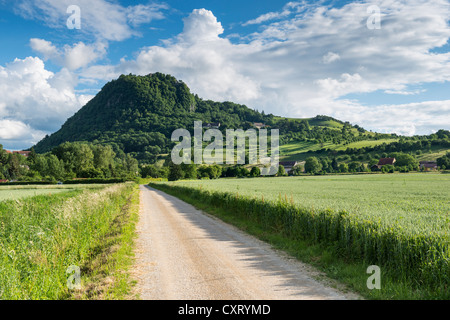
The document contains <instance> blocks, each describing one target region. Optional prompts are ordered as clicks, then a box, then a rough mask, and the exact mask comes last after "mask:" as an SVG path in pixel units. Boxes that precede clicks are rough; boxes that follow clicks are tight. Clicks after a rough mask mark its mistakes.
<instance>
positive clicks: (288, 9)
mask: <svg viewBox="0 0 450 320" xmlns="http://www.w3.org/2000/svg"><path fill="white" fill-rule="evenodd" d="M299 6H301V3H299V2H289V3H287V4H286V5H285V6H284V7H283V10H282V11H280V12H268V13H265V14H262V15H260V16H259V17H258V18H256V19H252V20H249V21H247V22H245V23H243V24H242V26H244V27H245V26H249V25H253V24H261V23H263V22H267V21H270V20H276V19H282V18H285V17H287V16H289V15H291V14H292V13H293V12H294V11H297V10H294V9H298V7H299Z"/></svg>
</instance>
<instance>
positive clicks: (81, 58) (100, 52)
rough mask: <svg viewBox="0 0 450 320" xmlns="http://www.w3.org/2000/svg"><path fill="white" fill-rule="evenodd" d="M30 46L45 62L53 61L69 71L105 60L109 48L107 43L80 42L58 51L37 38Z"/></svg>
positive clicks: (32, 40) (47, 42) (33, 39)
mask: <svg viewBox="0 0 450 320" xmlns="http://www.w3.org/2000/svg"><path fill="white" fill-rule="evenodd" d="M30 46H31V48H32V49H33V50H34V51H36V52H37V53H40V54H41V55H42V57H43V59H44V60H52V61H53V62H54V63H56V64H57V65H59V66H61V67H64V68H67V69H69V70H77V69H80V68H84V67H86V66H88V65H89V64H91V63H93V62H95V61H97V60H99V59H101V58H103V57H104V56H105V55H106V48H107V45H106V44H105V43H100V42H98V43H94V44H91V45H86V44H85V43H84V42H81V41H80V42H78V43H75V44H74V45H73V46H69V45H64V47H63V48H62V49H58V48H57V47H56V46H54V45H53V44H52V43H51V42H50V41H46V40H44V39H37V38H32V39H30Z"/></svg>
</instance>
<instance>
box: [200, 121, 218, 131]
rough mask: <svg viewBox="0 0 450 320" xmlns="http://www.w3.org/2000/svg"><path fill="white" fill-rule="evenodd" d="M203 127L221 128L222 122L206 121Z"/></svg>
mask: <svg viewBox="0 0 450 320" xmlns="http://www.w3.org/2000/svg"><path fill="white" fill-rule="evenodd" d="M203 128H207V129H219V128H220V122H212V123H204V124H203Z"/></svg>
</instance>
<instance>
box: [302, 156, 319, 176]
mask: <svg viewBox="0 0 450 320" xmlns="http://www.w3.org/2000/svg"><path fill="white" fill-rule="evenodd" d="M321 169H322V165H321V164H320V162H319V160H318V159H317V158H316V157H309V158H308V159H306V162H305V172H307V173H318V172H319V171H320V170H321Z"/></svg>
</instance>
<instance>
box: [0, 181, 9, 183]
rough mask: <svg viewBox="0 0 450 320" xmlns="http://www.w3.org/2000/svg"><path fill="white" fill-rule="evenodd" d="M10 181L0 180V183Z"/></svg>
mask: <svg viewBox="0 0 450 320" xmlns="http://www.w3.org/2000/svg"><path fill="white" fill-rule="evenodd" d="M6 182H8V180H0V183H6Z"/></svg>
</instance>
